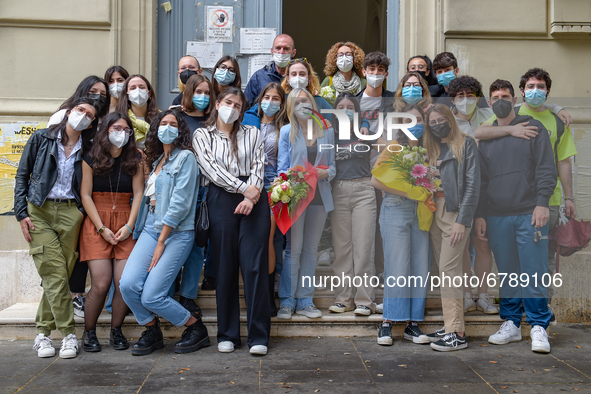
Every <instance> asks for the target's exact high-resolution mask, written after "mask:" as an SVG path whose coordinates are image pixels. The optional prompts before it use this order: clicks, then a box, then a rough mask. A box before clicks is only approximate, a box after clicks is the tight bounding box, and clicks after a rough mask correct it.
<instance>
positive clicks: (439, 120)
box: [429, 116, 447, 126]
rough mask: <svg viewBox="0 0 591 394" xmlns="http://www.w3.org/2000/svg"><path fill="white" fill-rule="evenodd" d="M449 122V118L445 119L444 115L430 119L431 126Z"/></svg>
mask: <svg viewBox="0 0 591 394" xmlns="http://www.w3.org/2000/svg"><path fill="white" fill-rule="evenodd" d="M445 122H447V119H445V118H444V117H443V116H442V117H441V118H439V119H435V120H430V121H429V126H436V125H438V124H442V123H445Z"/></svg>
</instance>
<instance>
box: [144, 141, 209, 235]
mask: <svg viewBox="0 0 591 394" xmlns="http://www.w3.org/2000/svg"><path fill="white" fill-rule="evenodd" d="M163 156H164V154H163V155H162V156H160V157H159V158H158V160H156V161H155V162H154V164H153V165H152V172H151V173H150V175H152V173H153V172H154V171H155V170H156V167H157V166H158V163H160V160H162V157H163ZM198 180H199V167H198V166H197V159H196V158H195V155H194V154H193V152H191V151H189V150H179V149H175V150H174V151H173V152H172V153H171V155H170V157H169V159H168V163H165V164H164V166H162V170H161V171H160V173H159V174H158V176H157V177H156V184H155V187H156V210H155V212H154V215H155V216H154V231H155V232H156V233H160V232H161V231H162V226H163V225H167V226H170V227H172V231H189V230H195V211H196V209H197V198H198V194H199V193H198V192H199V182H198ZM149 204H150V198H149V197H146V196H144V198H143V200H142V204H141V206H140V212H139V214H138V221H137V225H136V226H135V229H134V231H133V238H134V239H138V238H139V236H140V234H141V233H142V230H143V229H144V225H145V223H146V217H147V216H148V205H149Z"/></svg>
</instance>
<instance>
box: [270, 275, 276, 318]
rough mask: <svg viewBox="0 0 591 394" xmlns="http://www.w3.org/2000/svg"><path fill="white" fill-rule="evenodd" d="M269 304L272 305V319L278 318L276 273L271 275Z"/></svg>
mask: <svg viewBox="0 0 591 394" xmlns="http://www.w3.org/2000/svg"><path fill="white" fill-rule="evenodd" d="M269 302H270V303H271V308H270V310H271V317H276V316H277V305H276V304H275V272H273V273H272V274H269Z"/></svg>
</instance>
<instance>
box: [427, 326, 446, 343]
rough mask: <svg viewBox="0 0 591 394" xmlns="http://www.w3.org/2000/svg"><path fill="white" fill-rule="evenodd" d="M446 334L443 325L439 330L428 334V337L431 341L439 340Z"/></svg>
mask: <svg viewBox="0 0 591 394" xmlns="http://www.w3.org/2000/svg"><path fill="white" fill-rule="evenodd" d="M444 336H445V327H441V328H440V329H439V330H437V331H435V332H433V333H431V334H427V338H429V342H437V341H438V340H440V339H441V338H443V337H444Z"/></svg>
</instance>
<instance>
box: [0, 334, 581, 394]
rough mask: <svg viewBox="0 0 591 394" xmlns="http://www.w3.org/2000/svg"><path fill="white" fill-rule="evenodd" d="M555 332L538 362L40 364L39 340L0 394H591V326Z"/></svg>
mask: <svg viewBox="0 0 591 394" xmlns="http://www.w3.org/2000/svg"><path fill="white" fill-rule="evenodd" d="M550 333H551V334H550V341H551V344H552V353H551V354H549V355H543V354H535V353H532V352H531V350H530V348H531V341H530V340H523V341H521V342H519V343H514V344H510V345H505V346H494V345H491V344H488V343H487V342H486V340H485V339H483V338H479V339H472V340H470V338H469V348H468V349H466V350H462V351H458V352H451V353H439V352H435V351H433V350H431V349H430V347H429V346H428V345H415V344H413V343H411V342H409V341H406V340H403V339H396V340H395V341H394V345H393V346H391V347H383V346H379V345H377V343H376V339H375V338H355V337H354V338H345V337H342V338H339V337H336V338H335V337H333V338H324V337H323V338H318V337H312V338H272V340H271V344H270V351H269V354H268V355H267V356H265V357H253V356H251V355H250V354H249V353H248V347H247V346H246V345H243V346H242V348H240V349H237V350H236V351H235V352H234V353H231V354H221V353H218V352H217V346H214V345H212V346H210V347H208V348H205V349H202V350H199V351H198V352H196V353H192V354H188V355H178V354H175V353H174V342H175V341H176V339H172V340H168V341H167V344H168V345H167V346H166V348H165V349H164V350H160V351H157V352H155V353H152V354H151V355H148V356H143V357H133V356H131V353H130V351H129V350H127V351H115V350H113V349H111V347H110V346H108V345H106V346H104V347H103V350H102V351H101V352H100V353H85V352H83V351H81V353H80V355H79V356H78V357H77V358H75V359H71V360H62V359H60V358H59V357H57V356H56V357H54V358H49V359H41V358H38V357H37V355H36V352H35V351H33V350H32V349H31V346H32V341H22V340H16V341H12V342H11V341H6V340H4V341H0V393H14V392H17V391H18V392H19V393H30V392H37V393H74V392H75V393H93V394H94V393H124V392H125V393H136V392H142V393H144V392H146V393H152V392H158V393H175V394H178V393H187V392H191V393H195V392H197V393H212V392H216V393H226V392H232V393H233V392H237V393H240V392H245V393H256V392H259V393H296V392H297V393H299V392H306V393H355V394H361V393H418V392H421V393H427V392H428V393H447V392H453V393H478V394H484V393H495V392H496V393H517V392H518V393H520V394H525V393H542V392H543V393H558V392H563V391H567V392H580V393H591V357H590V354H591V326H584V325H577V324H570V325H569V324H559V325H558V326H556V327H551V329H550ZM211 339H212V342H214V341H215V338H213V337H212V338H211ZM101 343H104V344H108V341H105V340H101ZM243 343H245V341H243ZM54 346H56V347H58V348H59V343H58V341H55V342H54ZM56 353H57V352H56Z"/></svg>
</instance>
